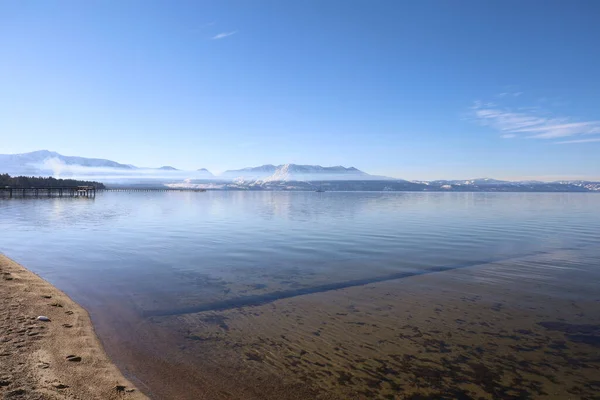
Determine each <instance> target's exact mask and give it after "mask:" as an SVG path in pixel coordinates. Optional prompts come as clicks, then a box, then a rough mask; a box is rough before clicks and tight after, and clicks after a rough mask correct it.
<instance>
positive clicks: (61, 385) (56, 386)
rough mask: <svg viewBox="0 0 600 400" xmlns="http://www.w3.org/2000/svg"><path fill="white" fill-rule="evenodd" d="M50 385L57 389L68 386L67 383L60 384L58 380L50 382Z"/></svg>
mask: <svg viewBox="0 0 600 400" xmlns="http://www.w3.org/2000/svg"><path fill="white" fill-rule="evenodd" d="M52 386H54V387H55V388H57V389H66V388H68V386H67V385H64V384H62V383H60V382H54V383H52Z"/></svg>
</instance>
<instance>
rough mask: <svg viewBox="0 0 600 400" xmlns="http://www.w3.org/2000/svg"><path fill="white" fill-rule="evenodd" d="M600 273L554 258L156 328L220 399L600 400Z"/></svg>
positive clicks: (167, 320) (588, 262)
mask: <svg viewBox="0 0 600 400" xmlns="http://www.w3.org/2000/svg"><path fill="white" fill-rule="evenodd" d="M597 266H598V260H597V259H596V258H594V256H593V251H592V252H590V254H586V252H585V251H582V250H573V251H569V250H565V251H557V252H551V253H547V254H542V255H534V256H529V257H522V258H518V259H512V260H510V261H506V262H495V263H489V264H483V265H478V266H473V267H471V268H464V269H460V270H452V271H444V272H439V273H434V274H429V275H423V276H413V277H409V278H406V279H399V280H391V281H385V282H379V283H373V284H367V285H364V286H357V287H351V288H345V289H341V290H332V291H325V292H322V293H313V294H309V295H303V296H298V297H293V298H286V299H282V300H277V301H273V302H270V303H268V304H263V305H260V306H251V307H241V308H234V309H229V310H221V311H206V312H200V313H187V314H181V315H168V316H153V317H150V318H147V319H146V323H148V324H152V325H153V326H154V328H152V327H150V326H149V329H160V330H164V331H165V332H176V334H175V335H174V336H173V339H172V340H174V344H175V343H176V344H177V346H178V351H179V352H180V353H181V354H182V355H183V356H182V357H183V358H182V359H181V363H179V364H178V367H179V368H181V371H185V370H186V369H189V371H195V372H196V373H201V374H202V375H203V377H204V379H205V380H207V381H209V382H210V386H211V387H212V388H213V389H215V390H214V392H213V396H214V397H211V398H224V399H225V398H237V399H300V398H316V399H538V398H548V399H598V398H599V397H598V396H599V395H598V393H600V378H599V377H600V291H598V290H597V286H596V282H598V278H599V272H598V268H597ZM184 360H185V361H184ZM186 365H187V366H186ZM205 384H206V382H204V383H202V382H201V381H198V385H197V386H196V387H197V388H200V387H202V386H203V385H205ZM159 398H178V399H193V398H195V397H194V396H193V395H190V394H189V392H188V393H187V394H186V393H184V392H183V391H181V390H177V388H176V387H171V388H168V390H167V391H166V392H163V394H162V395H161V396H160V397H159Z"/></svg>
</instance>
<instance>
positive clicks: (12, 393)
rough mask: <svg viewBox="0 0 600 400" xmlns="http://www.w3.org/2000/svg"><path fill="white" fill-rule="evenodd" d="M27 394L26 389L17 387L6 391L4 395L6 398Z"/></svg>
mask: <svg viewBox="0 0 600 400" xmlns="http://www.w3.org/2000/svg"><path fill="white" fill-rule="evenodd" d="M24 394H25V389H15V390H11V391H10V392H8V393H6V394H5V395H4V398H7V399H8V398H11V397H17V396H23V395H24Z"/></svg>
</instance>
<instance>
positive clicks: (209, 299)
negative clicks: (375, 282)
mask: <svg viewBox="0 0 600 400" xmlns="http://www.w3.org/2000/svg"><path fill="white" fill-rule="evenodd" d="M599 227H600V195H595V194H581V193H572V194H553V193H549V194H537V193H536V194H529V193H502V194H492V193H341V192H340V193H334V192H326V193H313V192H218V191H212V192H211V191H209V192H204V193H195V192H181V193H177V192H162V193H161V192H157V193H152V192H147V193H144V192H139V193H116V192H115V193H113V192H106V193H99V194H98V195H97V197H96V198H95V199H85V198H73V199H71V198H62V199H59V198H40V199H0V251H2V252H3V253H5V254H6V255H7V256H9V257H11V258H13V259H15V260H16V261H18V262H20V263H21V264H23V265H25V266H27V267H28V268H29V269H31V270H33V271H34V272H36V273H38V274H40V275H41V276H42V277H43V278H45V279H47V280H49V281H50V282H52V283H53V284H55V285H56V286H58V287H59V288H61V289H63V290H64V291H66V292H67V293H68V294H69V295H71V297H73V298H74V299H75V300H76V301H78V302H80V303H81V304H82V305H84V306H85V307H86V308H88V310H90V312H91V313H92V315H94V314H96V313H98V312H101V310H102V308H103V307H104V305H105V304H106V303H107V302H110V303H111V304H114V302H115V301H116V302H119V301H121V300H122V302H123V304H126V307H128V308H129V309H130V310H131V311H132V312H135V313H136V314H138V315H169V313H177V312H178V311H181V310H193V309H194V308H196V307H200V308H202V307H203V306H206V307H208V309H210V307H211V305H214V304H221V305H223V304H230V303H227V301H228V300H231V299H239V298H242V299H248V298H250V299H257V298H261V296H267V298H268V296H269V295H270V294H272V293H276V294H277V293H278V295H275V297H277V296H279V295H282V294H283V295H284V296H285V294H286V293H287V294H290V293H291V294H293V293H296V292H295V291H298V290H302V289H306V288H314V287H316V288H317V290H318V288H320V287H326V285H329V284H334V283H339V282H348V281H360V280H367V281H368V280H372V279H377V278H382V279H385V277H387V276H394V274H398V273H404V272H405V273H407V274H410V273H418V272H419V271H423V270H429V269H432V268H434V269H435V268H455V267H458V268H460V267H462V266H472V265H476V264H481V263H485V262H489V261H502V260H506V259H511V258H515V257H523V256H527V255H532V254H538V253H543V252H549V251H556V250H561V249H564V250H573V249H587V251H588V252H589V249H593V248H594V246H596V248H597V251H598V252H599V253H600V246H598V244H599V243H600V228H599ZM532 273H533V272H532ZM535 273H536V274H540V272H539V271H536V272H535ZM502 278H503V279H508V280H510V277H506V276H504V277H502ZM572 279H576V276H572ZM582 284H583V282H582ZM557 295H560V294H557ZM223 302H225V303H223ZM231 304H234V303H231ZM234 305H235V304H234Z"/></svg>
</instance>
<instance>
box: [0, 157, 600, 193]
mask: <svg viewBox="0 0 600 400" xmlns="http://www.w3.org/2000/svg"><path fill="white" fill-rule="evenodd" d="M0 173H9V174H11V175H27V176H34V175H35V176H52V175H53V176H59V175H62V176H69V177H85V178H95V179H96V180H101V181H104V182H105V183H108V184H109V185H110V184H111V183H113V184H120V185H147V186H163V185H165V184H167V185H169V186H172V187H205V188H209V189H236V190H239V189H242V190H315V189H317V188H322V189H324V190H328V191H353V190H356V191H361V190H369V191H370V190H372V191H474V192H478V191H485V192H515V191H518V192H600V182H594V181H582V180H573V181H568V180H565V181H556V182H539V181H515V182H511V181H504V180H497V179H492V178H478V179H462V180H458V179H457V180H433V181H406V180H402V179H395V178H389V177H382V176H375V175H370V174H368V173H366V172H364V171H361V170H359V169H357V168H354V167H343V166H333V167H323V166H320V165H302V164H281V165H272V164H265V165H261V166H257V167H247V168H242V169H237V170H228V171H225V172H224V173H222V174H221V175H218V176H215V175H213V174H212V173H211V172H210V171H208V170H207V169H206V168H201V169H198V170H196V171H181V170H178V169H176V168H174V167H171V166H163V167H160V168H139V167H136V166H133V165H129V164H122V163H118V162H115V161H111V160H106V159H99V158H85V157H76V156H64V155H61V154H59V153H56V152H53V151H48V150H40V151H34V152H31V153H24V154H0Z"/></svg>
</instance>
